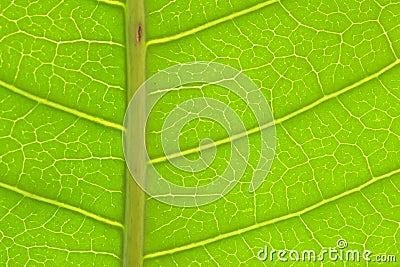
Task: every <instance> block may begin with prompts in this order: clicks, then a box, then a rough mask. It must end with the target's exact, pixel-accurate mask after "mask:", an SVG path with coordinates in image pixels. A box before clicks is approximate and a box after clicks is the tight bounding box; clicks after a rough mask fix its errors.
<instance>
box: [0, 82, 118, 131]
mask: <svg viewBox="0 0 400 267" xmlns="http://www.w3.org/2000/svg"><path fill="white" fill-rule="evenodd" d="M0 86H3V87H4V88H6V89H8V90H10V91H11V92H13V93H16V94H18V95H21V96H24V97H26V98H28V99H30V100H33V101H35V102H38V103H40V104H43V105H46V106H49V107H52V108H54V109H57V110H61V111H64V112H66V113H70V114H72V115H75V116H77V117H79V118H82V119H85V120H89V121H92V122H95V123H98V124H101V125H103V126H106V127H108V128H113V129H116V130H119V131H123V129H124V127H123V126H122V125H120V124H118V123H115V122H110V121H107V120H105V119H103V118H100V117H96V116H93V115H89V114H87V113H84V112H82V111H79V110H75V109H72V108H70V107H66V106H63V105H61V104H58V103H55V102H52V101H50V100H48V99H44V98H41V97H39V96H36V95H33V94H31V93H28V92H26V91H24V90H21V89H19V88H17V87H15V86H14V85H11V84H8V83H6V82H4V81H1V80H0Z"/></svg>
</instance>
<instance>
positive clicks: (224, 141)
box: [147, 59, 400, 164]
mask: <svg viewBox="0 0 400 267" xmlns="http://www.w3.org/2000/svg"><path fill="white" fill-rule="evenodd" d="M399 63H400V59H397V60H396V61H394V62H393V63H391V64H389V65H387V66H386V67H384V68H382V69H381V70H379V71H378V72H375V73H373V74H371V75H369V76H367V77H365V78H363V79H361V80H359V81H357V82H355V83H353V84H351V85H349V86H347V87H345V88H343V89H341V90H338V91H336V92H334V93H332V94H329V95H326V96H324V97H322V98H320V99H318V100H317V101H315V102H313V103H311V104H309V105H307V106H305V107H303V108H301V109H298V110H296V111H295V112H292V113H290V114H288V115H286V116H283V117H282V118H279V119H276V120H274V121H273V122H269V123H266V124H264V125H261V126H257V127H254V128H252V129H250V130H248V131H246V132H243V133H238V134H236V135H232V136H231V137H227V138H224V139H221V140H218V141H216V142H214V143H209V144H206V145H203V146H197V147H194V148H191V149H187V150H185V151H180V152H177V153H174V154H171V155H166V156H161V157H158V158H155V159H151V160H149V161H148V162H147V164H156V163H161V162H165V161H167V160H168V159H174V158H177V157H181V156H187V155H190V154H192V153H196V152H199V151H202V150H205V149H208V148H209V147H212V146H214V145H215V146H219V145H223V144H227V143H229V142H233V141H235V140H238V139H240V138H243V137H245V136H247V135H251V134H255V133H258V132H260V131H263V130H265V129H268V128H269V127H271V126H273V125H279V124H282V123H284V122H285V121H288V120H290V119H292V118H294V117H296V116H298V115H300V114H302V113H304V112H307V111H309V110H311V109H313V108H315V107H317V106H319V105H321V104H322V103H324V102H326V101H328V100H331V99H333V98H336V97H339V96H340V95H343V94H345V93H347V92H348V91H350V90H352V89H354V88H356V87H359V86H361V85H363V84H365V83H367V82H369V81H371V80H373V79H375V78H377V77H379V76H381V75H382V74H384V73H385V72H387V71H389V70H391V69H393V68H394V67H395V66H397V65H398V64H399Z"/></svg>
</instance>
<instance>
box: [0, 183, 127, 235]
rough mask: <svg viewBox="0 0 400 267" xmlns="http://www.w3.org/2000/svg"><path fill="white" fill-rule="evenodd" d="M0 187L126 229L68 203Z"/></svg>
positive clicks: (20, 190)
mask: <svg viewBox="0 0 400 267" xmlns="http://www.w3.org/2000/svg"><path fill="white" fill-rule="evenodd" d="M0 187H2V188H4V189H7V190H9V191H12V192H15V193H17V194H20V195H22V196H24V197H27V198H30V199H34V200H37V201H40V202H43V203H47V204H50V205H53V206H57V207H60V208H64V209H67V210H70V211H74V212H76V213H79V214H81V215H84V216H86V217H89V218H92V219H94V220H96V221H99V222H102V223H105V224H108V225H112V226H115V227H118V228H124V226H123V225H122V224H121V223H120V222H116V221H113V220H110V219H107V218H104V217H101V216H99V215H97V214H94V213H92V212H89V211H86V210H83V209H80V208H77V207H74V206H72V205H69V204H66V203H62V202H59V201H57V200H52V199H48V198H45V197H42V196H38V195H36V194H33V193H31V192H27V191H25V190H22V189H20V188H18V187H15V186H12V185H9V184H5V183H3V182H0Z"/></svg>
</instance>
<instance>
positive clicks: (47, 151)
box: [0, 0, 126, 266]
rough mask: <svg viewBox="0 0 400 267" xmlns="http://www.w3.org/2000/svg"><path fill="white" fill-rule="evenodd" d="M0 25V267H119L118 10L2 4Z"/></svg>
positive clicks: (121, 53)
mask: <svg viewBox="0 0 400 267" xmlns="http://www.w3.org/2000/svg"><path fill="white" fill-rule="evenodd" d="M110 17H112V18H113V19H109V18H110ZM0 21H1V22H0V25H1V26H0V40H1V41H0V103H1V104H0V265H1V266H25V265H26V266H44V265H46V266H92V265H96V266H105V265H109V266H117V265H119V264H120V261H121V258H122V255H121V253H122V239H121V237H122V229H123V217H124V214H123V206H124V173H125V164H124V159H123V153H122V147H121V145H119V144H120V143H121V129H122V126H121V125H120V124H121V122H122V118H123V116H124V107H125V99H126V79H125V69H126V67H125V65H126V63H125V35H124V28H123V25H124V10H123V9H122V8H121V7H120V6H115V5H110V4H105V3H100V2H96V1H77V0H65V1H44V0H43V1H34V2H32V1H24V0H17V1H11V0H10V1H8V0H6V1H1V3H0ZM110 244H112V245H110Z"/></svg>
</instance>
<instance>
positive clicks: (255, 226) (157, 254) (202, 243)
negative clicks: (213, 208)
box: [144, 169, 400, 259]
mask: <svg viewBox="0 0 400 267" xmlns="http://www.w3.org/2000/svg"><path fill="white" fill-rule="evenodd" d="M396 174H400V169H397V170H394V171H392V172H389V173H386V174H383V175H382V176H379V177H376V178H372V179H371V180H369V181H368V182H366V183H364V184H362V185H359V186H357V187H355V188H353V189H350V190H348V191H345V192H343V193H341V194H338V195H336V196H333V197H331V198H328V199H324V200H322V201H320V202H318V203H315V204H314V205H311V206H309V207H306V208H304V209H302V210H300V211H298V212H294V213H291V214H287V215H284V216H281V217H277V218H274V219H271V220H267V221H263V222H260V223H256V224H253V225H251V226H248V227H245V228H242V229H239V230H235V231H232V232H228V233H225V234H221V235H219V236H215V237H212V238H209V239H206V240H202V241H199V242H195V243H192V244H188V245H184V246H181V247H177V248H173V249H169V250H164V251H159V252H154V253H151V254H147V255H145V256H144V259H153V258H157V257H161V256H165V255H170V254H174V253H177V252H182V251H186V250H189V249H193V248H197V247H203V246H206V245H208V244H211V243H214V242H217V241H220V240H223V239H227V238H230V237H233V236H236V235H241V234H244V233H247V232H249V231H252V230H256V229H260V228H262V227H265V226H268V225H271V224H275V223H278V222H282V221H285V220H288V219H292V218H295V217H299V216H301V215H304V214H306V213H308V212H311V211H313V210H315V209H317V208H319V207H321V206H324V205H326V204H329V203H332V202H334V201H336V200H339V199H341V198H343V197H346V196H348V195H351V194H353V193H356V192H359V191H361V190H362V189H364V188H366V187H368V186H370V185H372V184H374V183H376V182H378V181H381V180H384V179H386V178H389V177H391V176H394V175H396Z"/></svg>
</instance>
